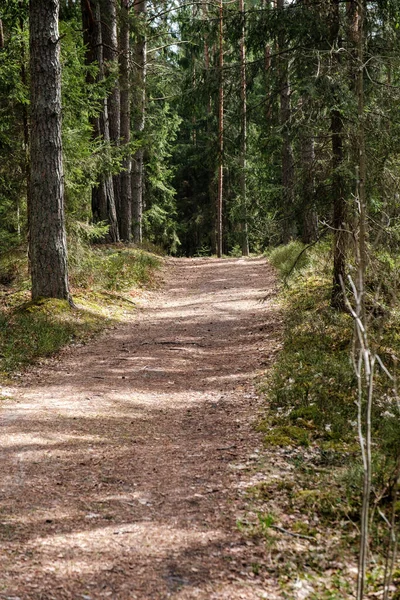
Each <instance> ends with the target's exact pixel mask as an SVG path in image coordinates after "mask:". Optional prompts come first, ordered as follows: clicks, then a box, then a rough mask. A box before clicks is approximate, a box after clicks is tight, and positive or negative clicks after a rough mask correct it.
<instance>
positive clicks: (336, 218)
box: [330, 0, 347, 310]
mask: <svg viewBox="0 0 400 600" xmlns="http://www.w3.org/2000/svg"><path fill="white" fill-rule="evenodd" d="M339 1H340V0H331V23H330V26H331V43H332V45H333V44H335V43H336V42H337V40H338V36H339V28H340V15H339ZM332 61H340V58H339V55H338V54H335V53H332ZM339 66H340V65H337V67H339ZM337 67H335V66H333V67H332V68H333V69H334V71H336V70H340V69H339V68H337ZM338 101H339V99H338ZM331 134H332V191H333V221H332V226H333V230H334V233H333V283H332V295H331V306H332V308H335V309H337V310H344V309H345V299H344V294H343V289H342V282H344V281H345V275H346V247H347V239H346V238H347V234H346V231H345V229H346V227H345V222H346V212H347V211H346V197H345V182H344V178H343V174H342V166H343V119H342V115H341V113H340V111H339V110H338V109H337V108H334V109H332V110H331Z"/></svg>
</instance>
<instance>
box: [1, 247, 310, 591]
mask: <svg viewBox="0 0 400 600" xmlns="http://www.w3.org/2000/svg"><path fill="white" fill-rule="evenodd" d="M164 278H165V281H164V283H163V285H162V286H161V287H160V289H158V290H156V291H151V292H143V293H142V294H141V296H140V302H139V309H138V311H137V312H136V314H134V315H133V316H131V317H130V318H128V317H127V319H126V321H125V322H124V323H122V324H120V325H118V326H117V327H115V328H113V329H111V330H108V331H107V332H105V333H103V334H102V335H101V336H100V337H99V338H98V339H97V340H96V341H92V342H90V343H89V344H88V345H85V346H79V345H78V346H72V347H69V348H67V349H65V350H63V351H62V352H60V353H59V354H58V355H57V357H56V358H53V359H50V360H48V361H46V362H45V363H44V364H41V365H39V366H36V367H31V368H30V369H29V370H28V371H27V372H26V373H25V374H24V375H23V377H22V379H21V380H20V381H19V382H15V384H13V383H11V384H10V385H9V386H8V387H7V388H4V389H3V390H2V395H3V398H2V402H1V411H0V423H1V426H2V436H1V446H0V451H1V460H0V493H1V504H0V539H1V547H0V561H1V562H0V564H1V575H0V598H1V599H9V600H11V599H12V600H17V599H18V598H19V599H20V600H39V599H40V600H50V599H55V600H63V599H69V600H72V599H74V600H75V599H80V598H82V599H84V600H90V599H93V600H95V599H96V600H97V599H101V598H113V599H117V600H128V599H129V600H133V599H135V598H136V599H143V600H144V599H149V600H150V599H151V600H157V599H164V598H174V599H176V600H178V599H179V600H184V599H189V598H199V599H204V600H205V599H207V600H212V599H226V600H236V599H258V598H265V599H268V600H274V599H275V598H281V597H282V596H281V595H280V592H279V586H278V583H277V581H276V580H275V579H274V576H273V574H271V572H268V570H265V569H263V568H261V567H260V566H261V565H263V564H265V563H266V561H267V560H268V556H267V549H266V544H265V540H264V539H263V538H262V537H256V536H255V537H249V535H248V534H247V533H246V531H243V528H242V527H240V526H238V525H239V524H241V522H242V521H241V519H242V517H243V515H244V514H246V511H248V490H249V489H251V487H252V486H254V485H257V484H258V483H259V482H260V481H261V480H264V479H265V478H266V477H270V478H272V479H273V480H275V481H276V480H279V476H280V472H279V461H278V463H277V464H276V465H269V466H268V467H266V468H265V469H264V472H261V471H260V468H259V466H260V456H261V455H262V453H263V450H262V439H261V435H260V434H258V433H256V431H255V424H256V422H257V420H258V419H259V415H260V409H261V406H262V403H263V400H262V398H261V397H260V396H259V394H258V393H257V383H258V381H259V377H260V376H261V374H262V373H263V372H264V371H265V370H266V369H267V368H268V365H269V364H270V363H271V362H272V361H273V358H274V355H275V354H276V352H277V351H278V349H279V345H280V335H281V329H282V325H281V321H282V317H281V315H280V313H279V306H278V304H277V302H276V296H275V293H276V292H275V277H274V273H273V270H272V268H271V267H270V266H269V265H268V264H267V262H266V260H264V259H224V260H218V259H202V258H198V259H176V260H174V259H169V260H167V261H166V268H165V270H164ZM289 539H290V538H289ZM286 597H287V596H286ZM303 597H305V596H303Z"/></svg>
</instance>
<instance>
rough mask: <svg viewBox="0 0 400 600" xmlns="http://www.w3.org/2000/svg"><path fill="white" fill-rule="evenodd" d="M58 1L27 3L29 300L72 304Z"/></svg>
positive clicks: (31, 0)
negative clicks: (66, 210)
mask: <svg viewBox="0 0 400 600" xmlns="http://www.w3.org/2000/svg"><path fill="white" fill-rule="evenodd" d="M58 13H59V1H58V0H30V9H29V17H30V71H31V176H30V187H31V192H30V200H31V214H30V260H31V275H32V299H33V300H37V299H38V298H40V297H47V298H61V299H65V300H69V301H71V298H70V293H69V286H68V269H67V244H66V234H65V220H64V187H63V159H62V142H61V66H60V36H59V32H58Z"/></svg>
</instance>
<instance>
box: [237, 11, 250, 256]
mask: <svg viewBox="0 0 400 600" xmlns="http://www.w3.org/2000/svg"><path fill="white" fill-rule="evenodd" d="M239 11H240V15H241V19H242V31H241V36H240V105H241V106H240V108H241V110H240V112H241V122H242V123H241V125H242V126H241V136H240V137H241V139H240V192H241V201H242V220H241V224H240V225H241V233H242V255H243V256H248V255H249V235H248V223H247V180H246V154H247V87H246V43H245V40H246V37H245V35H246V27H245V10H244V0H239Z"/></svg>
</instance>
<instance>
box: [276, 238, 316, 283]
mask: <svg viewBox="0 0 400 600" xmlns="http://www.w3.org/2000/svg"><path fill="white" fill-rule="evenodd" d="M303 250H304V244H302V243H301V242H299V241H293V242H290V243H289V244H286V245H282V246H278V247H277V248H274V249H273V250H271V251H270V252H269V253H268V254H267V256H268V258H269V260H270V262H271V264H273V265H274V267H275V268H276V269H278V271H279V274H280V276H281V277H287V276H288V275H289V273H291V272H292V270H294V268H295V269H296V270H298V269H301V268H302V267H304V266H306V265H307V263H308V256H307V253H306V252H303ZM301 253H302V254H301ZM300 254H301V256H300ZM299 257H300V258H299Z"/></svg>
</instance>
